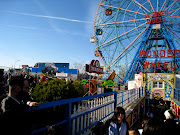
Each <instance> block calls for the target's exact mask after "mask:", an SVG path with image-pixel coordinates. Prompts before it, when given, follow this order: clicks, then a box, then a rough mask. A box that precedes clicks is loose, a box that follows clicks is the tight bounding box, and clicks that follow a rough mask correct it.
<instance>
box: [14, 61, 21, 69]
mask: <svg viewBox="0 0 180 135" xmlns="http://www.w3.org/2000/svg"><path fill="white" fill-rule="evenodd" d="M18 61H20V60H17V61H16V62H15V63H14V69H15V65H16V63H17V62H18Z"/></svg>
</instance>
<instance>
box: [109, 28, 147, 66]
mask: <svg viewBox="0 0 180 135" xmlns="http://www.w3.org/2000/svg"><path fill="white" fill-rule="evenodd" d="M148 27H149V26H146V28H145V29H144V30H143V31H142V32H141V33H140V34H139V35H138V36H137V37H136V38H135V39H134V40H133V41H132V42H131V43H130V44H129V45H128V46H127V47H126V48H125V49H124V50H123V51H122V52H121V53H120V54H119V55H118V56H117V57H116V58H115V59H114V60H113V61H112V62H111V64H109V66H111V65H112V64H113V63H114V62H115V61H116V60H117V59H118V58H119V57H120V56H121V55H122V54H123V53H124V52H125V51H126V50H127V49H128V48H129V47H130V46H131V45H132V44H133V43H134V42H135V41H136V40H137V39H138V38H139V36H141V34H142V33H143V32H144V31H145V30H146V29H147V28H148ZM109 66H108V67H109Z"/></svg>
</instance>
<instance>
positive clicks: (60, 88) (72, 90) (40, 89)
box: [32, 79, 84, 103]
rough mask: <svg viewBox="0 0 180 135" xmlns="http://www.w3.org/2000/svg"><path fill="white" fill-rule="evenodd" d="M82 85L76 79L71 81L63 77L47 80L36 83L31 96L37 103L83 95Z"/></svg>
mask: <svg viewBox="0 0 180 135" xmlns="http://www.w3.org/2000/svg"><path fill="white" fill-rule="evenodd" d="M83 94H84V93H83V86H82V84H81V83H79V81H78V80H75V81H74V82H73V83H71V82H70V81H67V82H66V81H65V80H64V79H53V80H47V81H45V82H43V83H37V85H36V87H35V88H34V91H33V92H32V97H33V98H34V99H35V101H37V102H39V103H44V102H51V101H56V100H61V99H66V98H75V97H80V96H83Z"/></svg>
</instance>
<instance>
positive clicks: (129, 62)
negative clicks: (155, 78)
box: [91, 0, 180, 83]
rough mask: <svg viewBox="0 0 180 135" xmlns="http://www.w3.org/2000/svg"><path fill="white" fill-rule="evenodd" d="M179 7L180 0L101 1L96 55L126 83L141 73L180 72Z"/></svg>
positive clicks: (96, 36)
mask: <svg viewBox="0 0 180 135" xmlns="http://www.w3.org/2000/svg"><path fill="white" fill-rule="evenodd" d="M179 7H180V1H179V0H146V1H144V0H101V2H100V4H99V6H98V10H97V13H96V17H95V21H94V25H93V30H94V36H93V37H92V39H93V42H94V44H95V49H96V51H95V56H97V57H99V58H100V59H101V62H102V64H103V65H104V67H105V69H106V71H108V72H110V73H112V70H111V69H114V70H115V73H116V76H115V77H116V78H117V79H118V80H119V81H120V82H123V83H127V81H128V80H132V79H134V75H135V74H139V73H140V72H142V73H147V72H148V73H179V71H180V70H179V69H180V62H179V59H180V16H179V15H180V8H179ZM92 39H91V40H92Z"/></svg>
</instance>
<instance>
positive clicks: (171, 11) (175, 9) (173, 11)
mask: <svg viewBox="0 0 180 135" xmlns="http://www.w3.org/2000/svg"><path fill="white" fill-rule="evenodd" d="M179 9H180V8H177V9H175V10H173V11H170V12H168V13H169V14H170V13H172V12H174V11H177V10H179Z"/></svg>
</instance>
